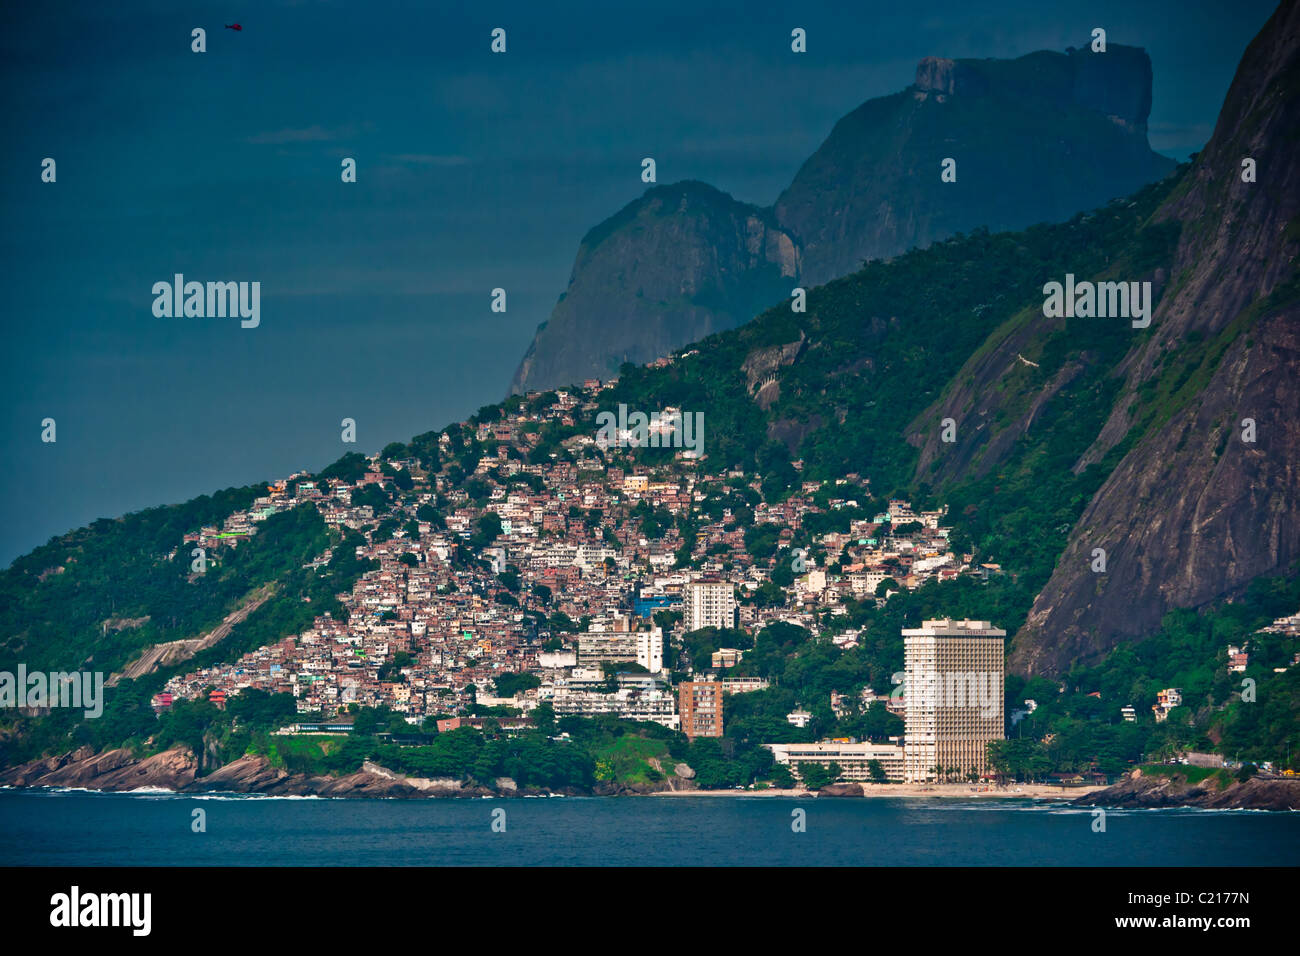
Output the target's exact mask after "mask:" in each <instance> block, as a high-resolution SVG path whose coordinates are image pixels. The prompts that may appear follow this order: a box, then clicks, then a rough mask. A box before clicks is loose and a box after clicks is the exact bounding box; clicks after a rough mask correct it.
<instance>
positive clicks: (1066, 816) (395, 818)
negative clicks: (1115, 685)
mask: <svg viewBox="0 0 1300 956" xmlns="http://www.w3.org/2000/svg"><path fill="white" fill-rule="evenodd" d="M800 810H802V811H803V814H802V815H801V814H799V813H798V812H797V811H800ZM195 811H202V814H201V815H200V814H196V813H195ZM501 811H504V813H502V812H501ZM801 816H802V820H803V824H804V826H803V829H802V832H796V828H795V826H794V825H795V824H796V823H797V822H798V820H799V818H800V817H801ZM200 818H201V819H202V822H203V824H204V826H205V827H206V832H195V827H196V825H197V822H198V820H199V819H200ZM1095 819H1096V818H1095V817H1094V815H1093V811H1092V810H1090V809H1086V808H1078V807H1071V806H1067V805H1065V804H1061V803H1049V802H1036V801H1028V800H1024V801H1021V800H1006V799H1003V800H996V801H994V800H983V801H979V802H976V801H974V800H972V801H963V800H960V799H952V798H949V799H945V800H943V801H938V800H924V799H885V798H871V799H853V798H845V799H834V798H820V799H818V798H809V799H795V798H782V797H746V796H737V797H551V798H534V799H528V798H522V799H501V798H491V799H481V800H467V799H430V800H375V799H322V798H315V797H256V796H235V795H231V796H221V795H198V796H194V795H185V796H180V795H175V794H170V793H139V792H137V793H132V794H107V793H89V792H85V791H66V790H65V791H30V790H0V865H4V866H36V865H41V866H79V867H80V866H110V865H116V866H169V865H176V866H529V865H550V866H600V865H609V866H667V867H681V866H701V865H708V866H719V865H723V866H727V865H735V866H1099V867H1101V866H1104V867H1113V866H1120V867H1124V866H1179V867H1185V866H1293V865H1295V864H1296V863H1297V862H1300V813H1277V812H1267V811H1251V810H1225V811H1212V810H1196V809H1168V810H1107V811H1106V815H1105V821H1104V822H1105V830H1104V832H1098V831H1097V830H1096V829H1094V824H1095ZM494 825H495V828H494Z"/></svg>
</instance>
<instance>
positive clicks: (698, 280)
mask: <svg viewBox="0 0 1300 956" xmlns="http://www.w3.org/2000/svg"><path fill="white" fill-rule="evenodd" d="M798 272H799V252H798V250H797V249H796V248H795V245H794V242H793V241H792V240H791V238H790V236H789V234H788V233H786V232H784V231H783V230H782V229H781V228H780V227H778V226H777V225H776V222H775V221H774V220H773V218H772V214H771V211H770V210H763V209H759V208H758V207H757V206H750V205H747V204H746V203H742V202H737V201H736V200H735V199H732V198H731V197H730V196H728V195H727V194H726V193H723V192H720V191H718V190H717V189H714V188H713V187H712V186H708V185H706V184H705V183H700V182H681V183H676V184H674V185H671V186H656V187H654V188H653V189H650V190H647V191H646V193H645V195H644V196H642V197H641V198H640V199H637V200H636V201H634V202H631V203H629V204H628V205H627V206H625V207H624V208H623V209H621V210H620V211H619V212H618V213H616V214H615V215H613V216H611V217H610V218H609V219H607V220H605V221H604V222H603V223H601V224H600V225H599V226H597V227H596V228H594V229H592V230H591V231H590V232H588V233H587V235H586V236H584V237H583V240H582V243H581V244H580V245H579V247H578V258H577V261H576V262H575V263H574V266H573V276H572V278H571V279H570V280H569V288H568V290H567V291H566V292H565V293H564V295H562V296H561V297H560V301H559V303H558V304H557V305H556V306H555V310H554V311H553V312H552V313H551V318H550V320H549V321H548V322H547V323H546V324H545V325H543V326H542V328H540V329H538V331H537V336H536V338H535V339H534V340H533V344H532V345H531V346H530V347H529V349H528V353H527V354H526V355H525V356H524V359H523V362H521V363H520V365H519V370H518V371H517V372H516V373H515V378H514V381H513V382H512V383H511V392H512V393H516V392H521V391H525V390H531V389H533V388H536V387H537V386H538V384H539V383H546V384H548V385H565V384H570V383H573V382H580V381H582V380H583V379H586V378H593V377H594V378H601V379H608V378H612V377H613V376H614V375H615V374H616V373H617V371H618V368H619V366H620V365H622V364H623V363H624V362H632V363H634V364H638V365H640V364H643V363H645V362H649V361H651V360H652V359H656V358H658V357H659V356H661V355H666V354H668V353H669V352H671V351H672V350H673V349H674V348H677V347H679V346H681V345H683V344H685V343H687V342H694V341H696V340H697V339H702V338H704V337H705V336H707V335H710V334H712V333H713V332H718V331H721V330H723V329H729V328H734V327H735V326H737V325H739V324H740V323H741V322H744V321H746V320H748V319H749V318H751V317H752V316H753V315H754V314H755V313H756V312H758V311H760V310H761V309H763V308H764V307H766V306H768V305H770V304H771V303H772V302H773V301H775V300H777V299H779V298H781V297H782V296H783V295H788V294H789V292H790V288H791V287H792V285H793V284H794V278H795V276H796V275H798Z"/></svg>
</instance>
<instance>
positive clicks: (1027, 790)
mask: <svg viewBox="0 0 1300 956" xmlns="http://www.w3.org/2000/svg"><path fill="white" fill-rule="evenodd" d="M860 786H861V787H862V796H864V797H916V798H928V797H933V798H937V799H952V798H960V799H962V800H975V799H985V798H995V799H996V798H1008V797H1009V798H1014V799H1018V800H1026V799H1030V800H1061V799H1073V798H1075V797H1082V796H1085V795H1086V794H1089V793H1096V792H1097V791H1098V790H1105V789H1106V788H1105V787H1102V786H1082V787H1062V786H1058V785H1056V784H1047V783H1018V784H1012V785H1011V786H1008V787H993V788H991V789H989V788H974V787H971V785H970V784H968V783H946V784H930V785H928V786H927V785H923V784H919V783H863V784H860ZM649 796H652V797H816V796H819V794H818V793H817V792H816V791H814V790H804V789H802V788H799V787H793V788H786V789H777V788H772V789H768V790H659V791H657V792H655V793H652V794H649ZM854 796H857V795H856V794H854Z"/></svg>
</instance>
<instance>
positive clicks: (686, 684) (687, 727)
mask: <svg viewBox="0 0 1300 956" xmlns="http://www.w3.org/2000/svg"><path fill="white" fill-rule="evenodd" d="M677 687H678V701H677V710H678V713H679V714H680V716H681V720H682V733H684V734H685V735H686V736H687V738H689V739H690V740H694V739H695V738H696V737H721V736H722V685H721V684H720V683H718V682H717V681H683V682H682V683H680V684H678V685H677Z"/></svg>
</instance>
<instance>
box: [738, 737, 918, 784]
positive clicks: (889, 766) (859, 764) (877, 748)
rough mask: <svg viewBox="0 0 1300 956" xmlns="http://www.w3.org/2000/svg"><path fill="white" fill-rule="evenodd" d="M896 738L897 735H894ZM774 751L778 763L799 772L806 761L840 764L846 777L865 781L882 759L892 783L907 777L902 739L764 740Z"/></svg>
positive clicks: (765, 745) (797, 774)
mask: <svg viewBox="0 0 1300 956" xmlns="http://www.w3.org/2000/svg"><path fill="white" fill-rule="evenodd" d="M891 739H893V738H891ZM763 746H764V747H766V748H767V749H768V750H770V751H772V757H773V758H774V759H775V760H776V762H777V763H780V764H785V765H786V766H788V767H789V768H790V771H791V772H792V773H793V774H795V776H800V777H801V776H802V775H801V774H800V773H799V768H800V766H802V765H803V764H806V763H817V764H821V765H822V766H823V767H828V766H830V765H831V764H832V763H834V764H838V765H839V767H840V769H841V770H842V771H843V774H842V775H841V779H842V780H848V781H852V782H857V783H862V782H868V781H870V780H871V763H872V761H879V763H880V766H881V768H882V769H883V770H884V771H885V777H886V779H888V780H889V781H890V782H891V783H897V782H900V781H902V779H903V746H902V744H898V743H888V744H874V743H871V742H870V741H864V742H863V743H848V742H847V741H837V740H823V741H821V742H820V743H815V744H763Z"/></svg>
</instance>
